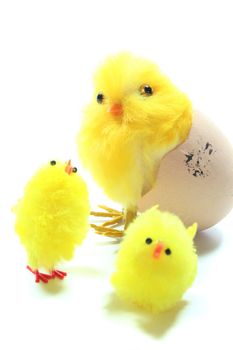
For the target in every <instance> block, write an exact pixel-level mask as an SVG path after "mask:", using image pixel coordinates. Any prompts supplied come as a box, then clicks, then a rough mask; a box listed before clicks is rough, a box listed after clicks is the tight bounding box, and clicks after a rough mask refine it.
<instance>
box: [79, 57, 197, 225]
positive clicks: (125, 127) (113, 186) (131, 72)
mask: <svg viewBox="0 0 233 350" xmlns="http://www.w3.org/2000/svg"><path fill="white" fill-rule="evenodd" d="M191 124H192V108H191V103H190V101H189V99H188V97H187V96H186V95H185V94H184V93H182V92H181V91H180V90H179V89H178V88H177V87H176V86H175V85H173V83H172V82H171V81H170V80H169V79H168V78H167V77H166V76H165V75H163V74H162V73H161V72H160V70H159V68H158V67H157V66H156V65H155V64H154V63H152V62H150V61H148V60H145V59H142V58H139V57H135V56H133V55H132V54H129V53H121V54H118V55H116V56H113V57H110V58H109V59H107V60H106V62H105V63H104V64H103V65H102V66H101V67H100V69H99V70H98V71H97V73H96V75H95V79H94V95H93V98H92V101H91V102H90V104H89V106H87V108H86V111H85V115H84V118H83V121H82V124H81V129H80V132H79V135H78V139H77V143H78V152H79V156H80V158H81V160H82V162H83V164H84V166H85V167H86V168H87V169H88V170H89V171H90V173H91V174H92V175H93V177H94V179H95V180H96V182H97V183H98V184H99V185H100V187H102V188H103V189H104V191H105V193H106V194H107V195H108V196H109V197H110V198H111V199H112V200H114V201H116V202H119V203H120V204H122V205H123V207H124V209H125V219H126V223H125V227H127V226H128V225H129V223H130V222H131V221H132V220H133V219H134V218H135V216H136V213H137V203H138V201H139V199H140V198H141V196H142V195H143V194H145V193H146V192H148V191H149V190H150V189H151V188H152V186H153V185H154V183H155V180H156V173H157V171H158V168H159V165H160V162H161V160H162V158H163V157H164V156H165V154H166V153H168V152H169V151H171V150H172V149H174V148H175V147H176V146H177V145H179V144H180V143H182V142H183V141H184V140H185V139H186V138H187V136H188V133H189V130H190V128H191ZM114 215H116V216H117V214H116V213H114ZM115 222H116V220H114V222H113V223H115Z"/></svg>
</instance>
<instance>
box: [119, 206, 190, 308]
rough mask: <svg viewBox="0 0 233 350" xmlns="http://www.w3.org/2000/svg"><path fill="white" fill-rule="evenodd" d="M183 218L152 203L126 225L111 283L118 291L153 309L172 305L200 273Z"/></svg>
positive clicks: (124, 297)
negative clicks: (161, 209) (151, 206)
mask: <svg viewBox="0 0 233 350" xmlns="http://www.w3.org/2000/svg"><path fill="white" fill-rule="evenodd" d="M196 229H197V225H196V224H193V225H192V226H191V227H189V228H188V229H186V228H185V227H184V225H183V223H182V222H181V221H180V219H179V218H178V217H177V216H175V215H173V214H170V213H168V212H161V211H159V210H158V209H157V207H153V208H151V209H149V210H148V211H146V212H145V213H143V214H142V215H140V216H139V217H138V218H137V219H136V220H135V221H134V222H133V223H132V224H131V225H130V226H129V227H128V229H127V231H126V235H125V238H124V240H123V242H122V245H121V247H120V251H119V253H118V256H117V261H116V272H115V273H114V274H113V276H112V283H113V285H114V286H115V289H116V292H117V294H118V295H119V296H120V297H121V298H123V299H126V300H128V301H131V302H134V303H136V304H138V305H140V306H141V307H143V308H145V309H147V310H149V311H152V312H154V313H157V312H161V311H165V310H167V309H169V308H171V307H173V306H174V305H175V304H176V303H177V302H178V301H179V300H180V298H181V297H182V295H183V294H184V292H185V291H186V290H187V289H188V288H189V287H190V286H191V284H192V283H193V281H194V278H195V276H196V273H197V255H196V251H195V248H194V245H193V237H194V235H195V233H196Z"/></svg>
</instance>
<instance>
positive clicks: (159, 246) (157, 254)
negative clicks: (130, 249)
mask: <svg viewBox="0 0 233 350" xmlns="http://www.w3.org/2000/svg"><path fill="white" fill-rule="evenodd" d="M164 247H165V244H164V243H163V242H159V243H157V244H156V246H155V250H154V251H153V258H155V259H159V258H160V255H161V253H162V251H163V249H164Z"/></svg>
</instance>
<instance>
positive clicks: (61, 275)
mask: <svg viewBox="0 0 233 350" xmlns="http://www.w3.org/2000/svg"><path fill="white" fill-rule="evenodd" d="M66 276H67V273H66V272H64V271H60V270H53V271H52V273H51V278H59V279H60V280H63V279H64V278H65V277H66Z"/></svg>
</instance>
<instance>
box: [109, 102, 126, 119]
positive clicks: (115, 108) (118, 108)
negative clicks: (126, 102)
mask: <svg viewBox="0 0 233 350" xmlns="http://www.w3.org/2000/svg"><path fill="white" fill-rule="evenodd" d="M108 113H111V114H112V115H113V116H114V117H120V116H121V115H122V114H123V107H122V105H121V104H120V103H114V104H112V105H111V106H110V107H109V108H108Z"/></svg>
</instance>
